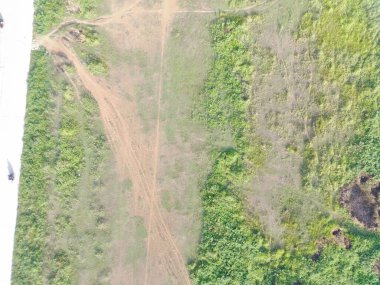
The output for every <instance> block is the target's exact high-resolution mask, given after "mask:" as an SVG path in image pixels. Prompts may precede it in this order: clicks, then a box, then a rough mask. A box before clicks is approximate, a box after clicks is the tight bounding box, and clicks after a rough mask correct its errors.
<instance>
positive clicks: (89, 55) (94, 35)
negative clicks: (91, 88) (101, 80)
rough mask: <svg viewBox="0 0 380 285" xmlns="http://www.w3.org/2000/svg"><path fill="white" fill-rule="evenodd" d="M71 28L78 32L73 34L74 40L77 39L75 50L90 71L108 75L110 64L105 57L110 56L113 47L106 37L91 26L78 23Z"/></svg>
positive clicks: (72, 30) (95, 73)
mask: <svg viewBox="0 0 380 285" xmlns="http://www.w3.org/2000/svg"><path fill="white" fill-rule="evenodd" d="M69 30H70V31H71V32H74V34H75V33H76V36H73V37H75V38H74V39H73V40H74V41H76V42H75V44H74V47H75V50H76V51H77V52H78V55H79V56H80V58H81V60H82V61H83V63H84V64H85V65H86V66H87V68H88V69H89V71H90V72H91V73H92V74H93V75H102V76H106V75H107V74H108V66H107V64H106V63H105V59H106V58H108V57H109V55H108V54H109V53H110V50H111V49H110V48H109V46H108V45H107V44H106V41H105V39H104V37H103V36H102V35H101V34H99V33H98V32H97V30H96V29H95V28H94V27H91V26H84V25H76V26H74V29H72V28H69Z"/></svg>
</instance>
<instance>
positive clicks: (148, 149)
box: [37, 0, 276, 284]
mask: <svg viewBox="0 0 380 285" xmlns="http://www.w3.org/2000/svg"><path fill="white" fill-rule="evenodd" d="M274 2H276V1H274ZM139 3H140V0H138V1H135V2H134V3H132V4H130V5H127V4H126V5H124V7H122V8H121V9H119V10H118V11H117V12H114V13H112V14H111V15H106V16H102V17H99V18H97V19H95V20H88V21H85V20H68V21H65V22H62V23H61V24H60V25H58V26H57V27H56V28H55V29H53V30H52V31H51V32H50V33H49V34H47V35H46V36H43V37H41V38H39V39H37V40H38V42H39V43H40V44H42V45H43V46H45V48H46V49H47V50H48V51H49V52H51V53H63V54H64V55H66V57H67V58H68V60H69V61H71V62H72V64H73V66H74V67H75V69H76V72H77V75H78V78H79V79H80V81H81V83H82V84H83V86H84V87H85V88H86V89H87V90H88V91H89V92H90V93H91V94H92V96H93V97H94V99H95V100H96V101H97V103H98V106H99V109H100V116H101V118H102V121H103V124H104V128H105V132H106V136H107V139H108V141H109V143H110V146H111V148H112V151H113V152H114V154H115V157H116V158H117V163H118V169H119V172H120V175H121V177H125V176H127V175H129V176H130V177H131V180H132V181H133V185H134V187H133V189H134V192H135V195H136V197H141V198H142V201H143V207H144V211H143V212H144V213H145V214H144V218H145V223H146V224H147V225H148V236H147V254H146V263H145V272H144V284H151V282H153V281H152V279H151V277H152V276H151V269H152V268H153V267H154V266H159V267H160V268H162V270H165V271H166V272H167V274H169V275H170V276H171V277H172V278H174V279H175V284H191V282H190V278H189V274H188V271H187V269H186V265H185V261H184V260H183V257H182V254H181V252H180V250H179V249H178V247H177V245H176V242H175V240H174V237H173V236H172V235H171V233H170V230H169V228H168V226H167V224H166V222H165V219H164V217H163V214H162V211H161V204H160V197H159V195H158V188H159V186H158V184H157V181H158V180H157V174H158V165H159V150H160V132H161V127H160V119H161V118H160V113H161V97H162V93H163V74H164V62H165V47H166V42H167V38H168V34H169V31H170V26H171V23H172V21H173V18H174V16H175V14H176V13H216V12H218V11H219V10H218V11H217V10H194V11H190V10H189V11H185V10H178V9H177V0H163V6H162V9H160V10H144V9H142V8H138V4H139ZM270 4H271V5H273V2H271V3H270ZM254 9H259V10H260V11H261V10H264V9H265V5H263V4H257V5H255V6H250V7H245V8H241V9H233V10H228V11H229V12H244V13H246V12H252V11H254ZM132 13H136V14H141V15H144V13H145V14H146V13H160V14H161V34H160V42H161V46H160V66H159V69H160V70H159V78H158V82H157V117H156V127H155V138H154V143H153V145H149V144H148V143H146V141H147V138H146V137H144V134H141V131H140V130H139V127H138V126H140V123H139V122H138V119H137V118H138V115H137V114H136V110H133V108H131V106H130V105H128V102H126V101H125V100H124V99H123V98H122V97H121V96H120V95H118V93H117V92H115V90H112V88H111V87H107V83H106V82H105V81H104V80H102V79H100V78H98V77H95V76H93V75H92V74H91V73H90V72H89V71H88V70H87V68H86V67H85V66H84V65H83V64H82V63H81V61H80V59H79V58H78V56H77V55H76V54H75V53H74V52H73V50H72V49H71V47H70V46H71V43H70V42H69V41H68V40H65V38H64V37H62V36H56V34H57V33H58V32H59V31H60V30H61V29H62V28H64V27H66V26H69V25H72V24H84V25H93V26H106V25H109V24H113V23H118V24H120V23H121V24H122V23H123V22H124V21H125V19H124V15H126V14H132ZM71 83H72V84H73V81H71ZM128 111H129V113H128ZM131 113H132V114H135V116H133V115H132V116H131V115H130V114H131ZM148 141H149V140H148ZM147 153H148V154H151V156H152V157H153V161H151V163H152V165H146V164H144V163H145V162H146V160H147V159H146V157H147V156H149V155H146V154H147ZM149 169H153V171H152V173H150V172H149ZM157 258H158V259H159V260H158V262H157ZM153 259H155V262H153ZM156 270H157V269H156ZM160 271H161V270H160Z"/></svg>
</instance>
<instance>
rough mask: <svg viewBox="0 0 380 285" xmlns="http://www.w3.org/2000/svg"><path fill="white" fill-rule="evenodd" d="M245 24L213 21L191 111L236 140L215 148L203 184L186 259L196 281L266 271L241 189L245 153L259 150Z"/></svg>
mask: <svg viewBox="0 0 380 285" xmlns="http://www.w3.org/2000/svg"><path fill="white" fill-rule="evenodd" d="M246 29H247V26H246V23H245V21H244V19H242V18H240V17H228V16H221V17H219V18H218V19H217V20H216V21H215V23H214V24H213V25H212V27H211V33H212V36H213V48H214V51H215V59H214V62H213V64H212V68H211V70H210V72H209V75H208V78H207V80H206V83H205V87H204V90H203V92H202V94H201V96H200V98H199V99H198V102H199V104H198V106H199V109H198V110H196V112H195V113H194V115H195V117H196V118H198V119H200V120H201V121H203V122H204V123H205V124H206V126H207V127H209V128H210V129H219V130H228V131H231V132H232V134H233V137H234V141H235V143H236V144H237V148H236V149H233V148H229V149H225V150H215V151H214V154H213V155H212V159H213V160H214V164H213V166H212V169H211V171H210V173H209V175H208V177H207V180H206V183H205V184H204V186H203V188H202V189H201V198H202V206H203V227H202V236H201V242H200V245H199V248H198V258H197V260H195V261H194V262H193V263H192V264H190V272H191V276H192V279H193V280H194V282H195V283H196V284H255V283H262V282H263V280H264V279H265V276H266V275H265V273H266V271H267V268H266V267H265V266H263V264H264V263H265V260H266V258H268V249H267V247H266V246H265V245H264V238H263V237H262V236H261V235H260V233H259V232H258V231H257V230H255V227H253V225H252V223H251V221H250V219H249V218H248V217H247V216H246V214H245V210H244V207H243V203H242V199H241V190H240V189H241V187H242V185H243V183H244V182H246V181H247V179H248V177H249V173H250V169H249V168H248V167H247V163H246V160H247V157H249V156H248V155H247V153H250V154H253V156H254V154H257V152H256V153H255V151H253V149H252V151H250V149H251V148H250V145H249V143H248V137H249V136H246V133H247V130H248V129H249V122H248V120H247V118H246V114H247V108H248V104H249V95H248V91H249V85H248V84H247V83H246V82H248V81H249V78H250V76H251V74H252V69H251V58H250V55H249V52H248V43H246V42H245V41H244V39H243V38H242V35H244V33H245V32H246ZM253 145H254V144H253ZM258 147H260V146H258ZM259 157H260V158H259V159H258V160H260V161H262V158H261V155H260V156H259Z"/></svg>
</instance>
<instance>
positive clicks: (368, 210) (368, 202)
mask: <svg viewBox="0 0 380 285" xmlns="http://www.w3.org/2000/svg"><path fill="white" fill-rule="evenodd" d="M379 193H380V182H379V181H376V182H374V181H373V180H372V177H371V176H370V175H367V174H363V175H360V176H359V177H358V178H357V179H356V180H355V181H353V182H352V183H351V184H349V185H348V186H346V187H343V189H342V190H341V193H340V203H341V205H342V206H344V207H345V208H346V209H347V210H348V212H349V213H350V215H351V217H352V218H353V219H354V220H355V221H356V222H358V223H359V224H360V225H362V226H364V227H365V228H367V229H376V228H378V226H379V221H380V217H379V213H380V203H379Z"/></svg>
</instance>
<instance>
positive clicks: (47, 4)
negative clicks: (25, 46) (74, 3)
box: [34, 0, 66, 34]
mask: <svg viewBox="0 0 380 285" xmlns="http://www.w3.org/2000/svg"><path fill="white" fill-rule="evenodd" d="M34 8H35V10H34V30H35V31H36V32H37V33H38V34H43V33H47V32H48V31H49V30H50V29H51V28H53V27H54V26H56V25H57V24H58V23H59V22H60V21H61V20H62V19H63V16H64V14H65V8H66V7H65V1H62V0H35V1H34Z"/></svg>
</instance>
